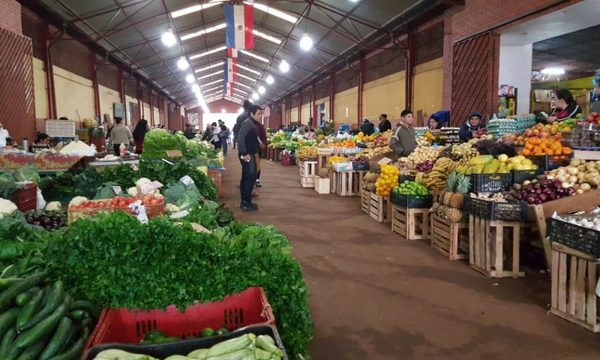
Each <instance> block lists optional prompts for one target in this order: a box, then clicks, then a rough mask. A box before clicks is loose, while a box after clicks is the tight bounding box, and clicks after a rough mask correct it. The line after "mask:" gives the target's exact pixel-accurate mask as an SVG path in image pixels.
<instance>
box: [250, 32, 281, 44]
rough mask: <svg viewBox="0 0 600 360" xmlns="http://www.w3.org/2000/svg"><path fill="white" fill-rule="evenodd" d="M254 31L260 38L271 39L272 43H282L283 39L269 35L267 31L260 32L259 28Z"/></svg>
mask: <svg viewBox="0 0 600 360" xmlns="http://www.w3.org/2000/svg"><path fill="white" fill-rule="evenodd" d="M252 33H253V34H254V35H256V36H258V37H260V38H263V39H265V40H269V41H270V42H272V43H275V44H277V45H279V44H281V40H279V39H278V38H276V37H274V36H271V35H267V34H265V33H263V32H260V31H258V30H254V29H253V30H252Z"/></svg>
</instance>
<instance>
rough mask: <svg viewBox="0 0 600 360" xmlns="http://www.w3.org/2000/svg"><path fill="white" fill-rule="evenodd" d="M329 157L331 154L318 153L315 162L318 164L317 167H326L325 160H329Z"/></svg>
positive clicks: (319, 168)
mask: <svg viewBox="0 0 600 360" xmlns="http://www.w3.org/2000/svg"><path fill="white" fill-rule="evenodd" d="M330 157H331V154H318V156H317V162H318V163H319V166H318V168H317V169H318V170H321V169H325V168H327V162H328V161H329V158H330Z"/></svg>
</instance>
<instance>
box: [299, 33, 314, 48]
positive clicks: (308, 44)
mask: <svg viewBox="0 0 600 360" xmlns="http://www.w3.org/2000/svg"><path fill="white" fill-rule="evenodd" d="M312 47H313V39H312V38H311V37H310V36H309V35H308V34H304V35H302V39H300V49H302V50H304V51H308V50H310V49H312Z"/></svg>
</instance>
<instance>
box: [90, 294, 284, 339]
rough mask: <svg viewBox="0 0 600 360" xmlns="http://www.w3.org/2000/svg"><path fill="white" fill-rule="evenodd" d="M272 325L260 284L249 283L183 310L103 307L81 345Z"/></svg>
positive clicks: (270, 312)
mask: <svg viewBox="0 0 600 360" xmlns="http://www.w3.org/2000/svg"><path fill="white" fill-rule="evenodd" d="M255 324H269V325H275V316H274V315H273V311H272V309H271V305H269V302H268V301H267V296H266V294H265V292H264V290H263V289H262V288H259V287H251V288H248V289H246V290H244V291H242V292H240V293H239V294H234V295H229V296H227V297H225V298H224V299H223V301H221V302H213V303H206V304H196V305H192V306H190V307H188V308H187V309H186V310H185V311H184V312H183V313H182V312H179V311H177V309H176V308H175V306H169V307H168V308H167V310H166V311H162V310H150V311H130V310H126V309H104V310H102V312H101V313H100V317H99V319H98V324H97V325H96V328H95V329H94V332H93V333H92V335H91V336H90V338H89V340H88V342H87V344H86V347H85V349H86V350H87V349H90V348H92V347H93V346H96V345H100V344H107V343H115V342H118V343H126V344H127V343H129V344H132V343H138V342H139V341H140V340H141V339H143V338H144V335H145V334H146V333H148V332H150V331H154V330H158V331H161V332H163V333H164V334H165V335H167V336H178V337H186V336H200V332H201V331H202V329H204V328H207V327H211V328H213V329H220V328H223V327H224V328H227V329H228V330H229V331H232V330H235V329H239V328H241V327H244V326H248V325H255Z"/></svg>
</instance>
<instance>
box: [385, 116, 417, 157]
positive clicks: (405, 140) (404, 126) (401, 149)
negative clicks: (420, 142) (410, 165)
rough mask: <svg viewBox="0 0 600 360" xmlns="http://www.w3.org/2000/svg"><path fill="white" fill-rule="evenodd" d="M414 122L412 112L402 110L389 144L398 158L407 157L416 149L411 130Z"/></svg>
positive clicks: (413, 130) (413, 131) (414, 137)
mask: <svg viewBox="0 0 600 360" xmlns="http://www.w3.org/2000/svg"><path fill="white" fill-rule="evenodd" d="M414 121H415V118H414V117H413V113H412V111H410V110H403V111H402V112H401V113H400V122H399V126H398V127H397V128H396V129H395V130H394V135H393V136H392V137H391V138H390V142H389V147H390V148H391V149H392V150H394V153H396V155H398V156H399V157H401V156H408V155H409V154H410V153H412V152H413V151H414V150H415V148H416V147H417V140H416V136H415V129H413V125H414Z"/></svg>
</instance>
